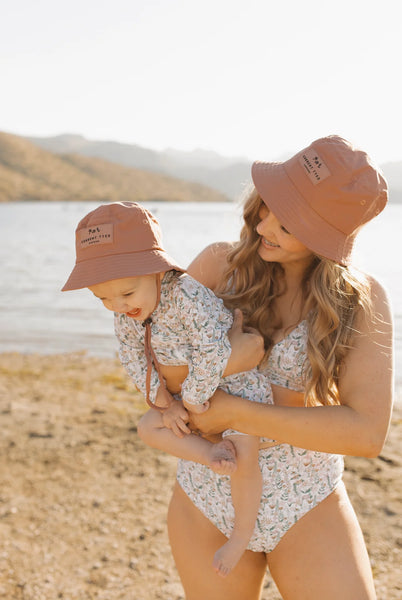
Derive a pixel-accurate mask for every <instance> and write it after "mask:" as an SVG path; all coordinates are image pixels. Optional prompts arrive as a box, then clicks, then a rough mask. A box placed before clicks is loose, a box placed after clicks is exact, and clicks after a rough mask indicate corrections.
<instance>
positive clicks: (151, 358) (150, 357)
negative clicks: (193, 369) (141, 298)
mask: <svg viewBox="0 0 402 600" xmlns="http://www.w3.org/2000/svg"><path fill="white" fill-rule="evenodd" d="M160 299H161V279H160V274H159V273H157V274H156V302H155V306H154V308H153V311H152V312H151V314H150V315H149V316H148V317H147V318H146V319H145V321H143V322H142V326H143V327H145V337H144V351H145V358H146V359H147V378H146V401H147V404H148V405H149V406H150V407H151V408H154V409H156V410H160V411H163V410H165V408H167V407H168V406H169V405H170V404H171V402H172V396H171V394H170V393H169V391H168V389H167V387H166V381H165V379H164V377H163V375H162V372H161V368H160V365H159V361H158V359H157V358H156V355H155V352H154V349H153V348H152V344H151V323H152V315H153V313H154V312H155V310H156V309H157V307H158V305H159V302H160ZM152 363H153V364H154V367H155V369H156V372H157V373H158V378H159V383H160V390H161V392H162V396H163V398H164V400H165V402H166V406H163V407H162V406H156V405H155V404H153V403H152V402H151V400H150V393H151V373H152Z"/></svg>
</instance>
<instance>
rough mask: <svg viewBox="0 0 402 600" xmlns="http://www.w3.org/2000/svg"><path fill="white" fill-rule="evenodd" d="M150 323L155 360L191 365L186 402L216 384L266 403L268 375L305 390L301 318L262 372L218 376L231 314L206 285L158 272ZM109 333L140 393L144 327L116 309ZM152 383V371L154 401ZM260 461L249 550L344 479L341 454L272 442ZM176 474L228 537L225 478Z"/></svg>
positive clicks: (271, 541)
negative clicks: (156, 303)
mask: <svg viewBox="0 0 402 600" xmlns="http://www.w3.org/2000/svg"><path fill="white" fill-rule="evenodd" d="M152 321H153V322H152V325H151V328H152V346H153V348H154V351H155V354H156V356H157V358H158V360H159V361H160V362H161V364H166V365H176V366H177V365H188V367H189V375H188V377H187V378H186V380H185V382H184V383H183V386H182V395H183V396H184V397H185V398H186V400H187V401H188V402H190V403H198V402H199V403H203V402H205V401H206V400H208V399H209V398H210V397H211V395H212V394H213V392H214V391H215V389H216V388H217V387H218V386H219V387H221V388H223V389H225V390H226V391H228V392H229V393H232V394H236V395H241V396H244V397H247V398H249V399H251V400H255V401H258V402H268V403H272V394H271V387H270V384H269V381H271V382H272V383H274V384H276V385H280V386H284V387H287V388H289V389H293V390H296V391H303V389H304V387H303V368H304V365H305V361H306V356H307V354H306V346H307V324H306V322H305V321H302V322H301V323H299V325H298V326H297V327H296V328H295V329H294V330H293V331H291V332H290V334H289V335H288V336H287V337H286V338H285V339H283V340H282V341H280V342H278V343H277V344H275V346H274V348H273V350H272V352H271V355H270V359H269V362H268V365H267V368H266V370H265V372H264V374H263V373H261V372H259V371H257V370H253V371H247V372H245V373H240V374H238V375H233V376H230V377H225V378H224V379H222V377H221V376H222V373H223V371H224V369H225V367H226V363H227V360H228V358H229V355H230V344H229V340H228V338H227V331H228V330H229V328H230V327H231V325H232V315H231V313H230V311H228V310H227V309H226V308H225V307H224V305H223V303H222V301H221V300H218V299H217V298H216V296H215V295H214V294H213V293H212V292H211V291H210V290H209V289H208V288H205V287H204V286H202V285H201V284H199V283H198V282H197V281H195V280H194V279H192V278H191V277H189V276H188V275H178V274H177V273H175V272H172V271H169V272H168V273H166V275H165V277H164V278H163V281H162V285H161V301H160V303H159V306H158V307H157V309H156V310H155V311H154V313H153V315H152ZM115 332H116V335H117V337H118V339H119V341H120V351H119V355H120V359H121V362H122V364H123V365H124V367H125V368H126V370H127V372H128V374H129V375H130V376H131V377H132V378H133V380H134V382H135V384H136V385H137V387H138V388H139V389H140V390H141V391H142V393H145V377H146V359H145V355H144V328H143V327H142V325H141V323H140V322H138V321H136V320H135V319H131V318H128V317H127V316H126V315H116V316H115ZM158 385H159V380H158V377H157V373H156V371H155V370H154V369H153V371H152V377H151V400H153V401H154V400H155V396H156V392H157V388H158ZM225 433H230V432H225ZM261 441H265V438H262V440H261ZM259 464H260V468H261V472H262V476H263V491H262V495H261V503H260V508H259V512H258V516H257V521H256V525H255V529H254V533H253V536H252V538H251V540H250V543H249V545H248V548H249V549H250V550H254V551H256V552H258V551H262V552H270V551H272V550H273V549H274V548H275V546H276V545H277V543H278V542H279V541H280V540H281V538H282V536H283V535H284V534H285V533H286V531H288V530H289V528H290V527H291V526H292V525H293V524H294V523H296V522H297V521H298V519H300V518H301V517H302V516H303V515H305V514H306V513H307V512H308V511H309V510H311V509H312V508H314V506H316V505H317V504H318V503H319V502H321V501H322V500H323V499H324V498H326V497H327V496H328V495H329V494H330V493H331V492H332V491H333V490H334V489H335V487H336V485H337V484H338V483H339V481H340V480H341V478H342V473H343V457H342V456H340V455H335V454H326V453H323V452H313V451H310V450H304V449H302V448H296V447H294V446H290V445H288V444H278V445H276V446H273V447H270V448H265V449H261V450H260V452H259ZM177 480H178V482H179V484H180V486H181V487H182V488H183V490H184V491H185V493H186V494H187V495H188V497H189V498H190V499H191V500H192V502H193V503H194V504H195V506H197V508H198V509H199V510H201V512H202V513H203V514H204V515H205V516H206V517H207V518H208V519H209V520H210V521H211V522H212V523H213V524H214V525H215V526H216V527H217V528H218V529H220V531H222V533H224V535H226V536H227V537H229V536H230V533H231V531H232V528H233V522H234V508H233V504H232V498H231V487H230V478H229V477H227V476H222V475H217V474H215V473H214V472H213V471H211V470H210V469H208V467H206V466H204V465H200V464H198V463H194V462H189V461H184V460H179V461H178V469H177Z"/></svg>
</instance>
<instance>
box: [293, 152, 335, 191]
mask: <svg viewBox="0 0 402 600" xmlns="http://www.w3.org/2000/svg"><path fill="white" fill-rule="evenodd" d="M299 163H300V164H301V166H302V167H303V169H304V170H305V172H306V175H307V177H308V178H309V179H310V181H311V182H312V183H313V185H317V184H318V183H321V182H322V181H324V180H325V179H326V178H327V177H329V176H330V175H331V172H330V170H329V169H328V167H327V165H326V164H325V162H324V161H323V160H322V158H320V156H319V155H318V154H317V152H316V151H315V150H314V148H307V149H306V150H305V151H304V152H303V153H302V155H301V156H300V158H299Z"/></svg>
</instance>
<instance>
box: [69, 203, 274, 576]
mask: <svg viewBox="0 0 402 600" xmlns="http://www.w3.org/2000/svg"><path fill="white" fill-rule="evenodd" d="M76 255H77V259H76V264H75V267H74V269H73V271H72V273H71V275H70V277H69V279H68V281H67V283H66V284H65V286H64V287H63V291H66V290H75V289H80V288H85V287H87V288H89V289H90V290H91V291H92V292H93V294H94V295H95V296H96V297H97V298H99V299H100V300H101V301H102V302H103V304H104V306H105V307H106V308H107V309H109V310H112V311H113V312H114V313H115V333H116V336H117V338H118V340H119V342H120V351H119V355H120V360H121V362H122V364H123V365H124V367H125V369H126V370H127V372H128V374H129V375H130V376H131V377H132V379H133V380H134V383H135V384H136V386H137V387H138V388H139V389H140V391H141V392H143V394H144V395H145V397H146V399H147V402H148V404H149V405H150V406H151V407H152V408H151V409H150V410H149V411H148V412H147V413H146V414H145V415H144V416H143V417H142V418H141V420H140V423H139V426H138V433H139V435H140V437H141V439H142V440H143V441H144V442H145V443H147V444H149V445H150V446H153V447H155V448H158V449H160V450H164V451H165V452H168V453H170V454H173V455H174V456H177V457H179V458H183V459H186V460H191V461H196V462H199V463H202V464H205V465H207V466H209V467H210V468H211V469H212V470H214V471H215V472H216V473H219V474H221V475H222V474H223V475H230V477H231V490H232V499H233V505H234V508H235V521H234V527H233V531H232V533H231V535H230V538H229V539H228V541H227V542H226V543H225V544H224V545H223V546H222V547H221V548H220V549H219V550H218V551H217V552H216V554H215V556H214V559H213V567H214V568H215V570H216V571H217V573H218V574H220V575H221V576H226V575H227V574H228V573H229V572H230V571H231V569H233V567H234V566H235V565H236V563H237V562H238V560H239V559H240V557H241V555H242V554H243V552H244V550H245V549H246V548H247V545H248V542H249V540H250V537H251V535H252V532H253V530H254V526H255V522H256V517H257V512H258V507H259V503H260V496H261V489H262V481H261V472H260V469H259V465H258V451H259V447H260V439H259V438H256V437H253V436H249V435H245V434H242V433H240V432H237V431H232V430H231V431H225V432H224V433H223V441H221V442H218V443H212V442H210V441H208V440H206V439H204V438H203V437H201V436H199V435H197V434H195V433H192V432H191V431H190V430H189V429H188V427H187V422H188V414H187V411H190V412H198V413H199V412H203V411H205V410H208V407H209V398H210V397H211V396H212V395H213V393H214V392H215V390H216V389H217V388H218V387H220V388H222V389H223V390H225V391H227V392H228V393H230V394H235V395H238V396H243V397H246V398H248V399H250V400H253V401H256V402H265V403H271V402H272V393H271V388H270V385H269V382H268V380H267V378H266V377H265V376H264V375H263V374H262V373H260V372H259V371H258V370H257V369H253V370H250V371H245V372H243V373H237V374H230V375H227V376H225V370H226V369H227V363H228V360H229V357H230V353H231V346H230V342H229V338H228V331H229V329H230V328H231V326H232V323H233V316H232V314H231V312H230V311H229V310H228V309H227V308H226V307H225V306H224V304H223V302H222V300H220V299H218V298H217V297H216V296H215V295H214V294H213V292H212V291H211V290H209V289H208V288H206V287H205V286H203V285H201V284H200V283H199V282H197V281H196V280H194V279H193V278H192V277H190V276H189V275H186V274H185V273H184V269H182V268H181V267H180V266H179V265H178V264H177V263H176V262H175V261H174V260H173V259H172V258H171V257H170V256H169V255H168V254H167V253H166V252H165V251H164V249H163V247H162V241H161V232H160V228H159V224H158V222H157V221H156V219H155V217H154V216H153V215H152V214H151V213H150V212H149V211H148V210H146V209H145V208H144V207H142V206H141V205H139V204H137V203H133V202H122V203H113V204H107V205H102V206H100V207H98V208H97V209H95V210H94V211H92V212H90V213H89V214H88V215H86V216H85V217H84V218H83V219H82V220H81V221H80V223H79V224H78V227H77V229H76ZM183 367H186V369H185V373H186V375H185V376H182V382H181V388H180V395H178V394H174V395H173V396H172V395H171V393H170V392H169V391H168V389H167V387H166V380H167V381H168V382H169V380H170V377H171V375H173V374H174V373H177V369H178V368H180V372H181V373H183ZM172 391H173V392H176V391H178V390H172Z"/></svg>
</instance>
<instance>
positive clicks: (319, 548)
mask: <svg viewBox="0 0 402 600" xmlns="http://www.w3.org/2000/svg"><path fill="white" fill-rule="evenodd" d="M267 562H268V566H269V569H270V572H271V575H272V577H273V579H274V580H275V583H276V585H277V586H278V589H279V591H280V593H281V594H282V597H283V599H284V600H312V599H316V598H317V599H318V598H319V599H320V600H339V599H340V598H342V600H375V598H376V594H375V591H374V584H373V578H372V573H371V567H370V562H369V558H368V554H367V550H366V546H365V543H364V539H363V535H362V532H361V529H360V526H359V523H358V521H357V518H356V515H355V512H354V510H353V508H352V506H351V504H350V501H349V498H348V496H347V493H346V490H345V487H344V485H343V483H340V484H339V485H338V487H337V489H336V490H335V491H334V492H332V494H330V495H329V496H328V497H327V498H326V499H325V500H323V501H322V502H321V503H320V504H318V505H317V506H316V507H315V508H313V509H312V510H311V511H310V512H308V513H307V514H306V515H304V517H302V518H301V519H300V520H299V521H297V523H296V524H295V525H293V526H292V527H291V529H290V530H289V531H288V532H287V533H286V534H285V536H284V537H283V538H282V540H281V541H280V542H279V544H278V545H277V547H276V548H275V550H273V551H272V552H270V554H269V555H268V556H267Z"/></svg>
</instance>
